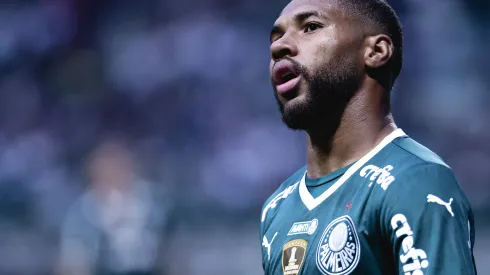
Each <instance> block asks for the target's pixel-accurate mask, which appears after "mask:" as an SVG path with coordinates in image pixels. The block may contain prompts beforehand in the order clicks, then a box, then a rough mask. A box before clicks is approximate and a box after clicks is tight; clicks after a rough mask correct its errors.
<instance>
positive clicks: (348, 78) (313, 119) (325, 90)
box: [273, 58, 362, 138]
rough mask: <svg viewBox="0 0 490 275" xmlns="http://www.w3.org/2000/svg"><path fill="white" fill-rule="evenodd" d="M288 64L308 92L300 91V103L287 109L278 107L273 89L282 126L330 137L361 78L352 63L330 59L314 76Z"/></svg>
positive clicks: (299, 67) (281, 105)
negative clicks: (302, 97)
mask: <svg viewBox="0 0 490 275" xmlns="http://www.w3.org/2000/svg"><path fill="white" fill-rule="evenodd" d="M291 61H292V62H294V63H296V65H297V67H298V70H299V72H300V73H301V76H302V78H303V80H304V81H305V82H306V84H307V87H308V88H307V90H306V91H304V92H305V95H304V99H303V100H302V102H294V104H291V105H290V106H288V103H286V105H284V104H282V103H281V101H280V100H279V98H278V93H277V91H276V87H275V86H274V85H273V88H274V94H275V97H276V100H277V103H278V105H279V111H280V112H281V114H282V120H283V122H284V123H285V124H286V125H287V126H288V127H289V128H290V129H292V130H304V131H306V132H308V133H309V134H310V136H311V135H312V134H314V135H321V136H324V137H326V138H329V137H332V136H333V134H335V132H336V130H337V128H338V127H339V125H340V121H341V119H342V115H343V113H344V110H345V108H346V107H347V104H348V103H349V101H350V99H351V98H352V97H353V96H354V95H355V93H356V91H357V90H358V88H359V86H360V84H361V80H362V74H361V73H360V72H359V70H358V69H357V68H356V66H355V64H354V61H353V60H345V59H342V58H338V59H334V60H331V62H329V63H325V64H323V66H321V67H320V68H319V69H318V70H316V71H315V72H310V71H308V70H307V69H306V68H305V67H304V66H301V65H300V64H298V63H297V62H295V61H293V60H291Z"/></svg>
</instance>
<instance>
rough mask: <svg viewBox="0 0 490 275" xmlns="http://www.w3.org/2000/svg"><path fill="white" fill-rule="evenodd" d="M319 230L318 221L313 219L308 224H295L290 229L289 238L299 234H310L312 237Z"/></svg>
mask: <svg viewBox="0 0 490 275" xmlns="http://www.w3.org/2000/svg"><path fill="white" fill-rule="evenodd" d="M317 228H318V220H317V219H313V220H311V221H307V222H295V223H294V224H293V226H291V229H289V232H288V236H292V235H298V234H308V235H312V234H313V233H315V231H316V229H317Z"/></svg>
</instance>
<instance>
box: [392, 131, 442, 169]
mask: <svg viewBox="0 0 490 275" xmlns="http://www.w3.org/2000/svg"><path fill="white" fill-rule="evenodd" d="M392 145H393V146H394V147H395V149H394V154H395V155H397V156H398V157H399V158H400V159H402V160H403V162H404V163H405V164H407V165H415V166H416V165H419V164H429V165H433V166H432V167H439V166H444V167H446V168H449V166H448V165H447V164H446V163H445V162H444V160H443V159H442V158H441V157H440V156H439V155H437V154H436V153H434V152H433V151H432V150H430V149H429V148H427V147H425V146H424V145H422V144H420V143H418V142H417V141H415V140H414V139H412V138H410V137H408V136H405V137H401V138H398V139H395V140H394V141H393V142H392ZM449 169H450V168H449Z"/></svg>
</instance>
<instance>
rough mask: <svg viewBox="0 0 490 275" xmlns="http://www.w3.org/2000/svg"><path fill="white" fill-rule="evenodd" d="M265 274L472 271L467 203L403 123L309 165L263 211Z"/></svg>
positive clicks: (371, 274) (444, 273) (443, 166)
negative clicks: (335, 163)
mask: <svg viewBox="0 0 490 275" xmlns="http://www.w3.org/2000/svg"><path fill="white" fill-rule="evenodd" d="M260 238H261V242H262V263H263V268H264V271H265V274H270V275H280V274H284V275H296V274H304V275H306V274H307V275H317V274H318V275H321V274H323V275H347V274H359V275H361V274H362V275H366V274H369V275H384V274H400V275H402V274H403V275H422V274H428V275H447V274H451V275H460V274H461V275H463V274H464V275H473V274H476V268H475V263H474V257H473V244H474V238H475V237H474V227H473V214H472V212H471V207H470V204H469V202H468V200H467V198H466V197H465V195H464V194H463V192H462V190H461V189H460V187H459V185H458V183H457V181H456V179H455V177H454V175H453V173H452V171H451V169H450V168H449V167H448V166H447V165H446V164H445V163H444V162H443V161H442V160H441V159H440V158H439V157H438V156H437V155H436V154H434V153H433V152H431V151H430V150H429V149H427V148H425V147H423V146H422V145H420V144H418V143H417V142H415V141H414V140H412V139H411V138H409V137H408V136H406V135H405V134H404V133H403V131H402V130H401V129H397V130H395V131H394V132H393V133H391V134H390V135H389V136H387V137H386V138H385V139H384V140H383V141H382V142H381V143H380V144H379V145H378V146H376V147H375V148H374V149H373V150H372V151H371V152H369V153H368V154H367V155H365V156H364V157H363V158H361V159H360V160H359V161H357V162H355V163H353V164H351V165H349V166H347V167H345V168H343V169H340V170H338V171H335V172H332V173H330V174H328V175H325V176H323V177H321V178H318V179H311V178H309V177H307V175H306V167H304V168H302V169H300V170H299V171H298V172H296V173H295V174H294V175H292V176H291V177H290V178H289V179H287V180H286V181H285V182H284V183H283V184H282V185H281V186H280V187H279V188H278V190H277V191H276V192H275V193H274V194H272V196H271V197H270V198H269V199H268V200H267V201H266V202H265V204H264V207H263V209H262V214H261V236H260Z"/></svg>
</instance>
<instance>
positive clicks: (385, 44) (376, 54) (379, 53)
mask: <svg viewBox="0 0 490 275" xmlns="http://www.w3.org/2000/svg"><path fill="white" fill-rule="evenodd" d="M392 56H393V41H391V38H390V37H389V36H387V35H384V34H379V35H376V36H370V37H368V38H367V39H366V50H365V53H364V62H365V64H366V66H368V67H370V68H379V67H383V66H384V65H386V63H388V61H389V60H390V59H391V57H392Z"/></svg>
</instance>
